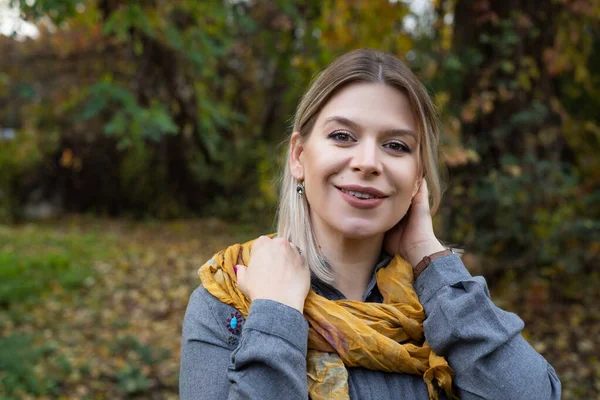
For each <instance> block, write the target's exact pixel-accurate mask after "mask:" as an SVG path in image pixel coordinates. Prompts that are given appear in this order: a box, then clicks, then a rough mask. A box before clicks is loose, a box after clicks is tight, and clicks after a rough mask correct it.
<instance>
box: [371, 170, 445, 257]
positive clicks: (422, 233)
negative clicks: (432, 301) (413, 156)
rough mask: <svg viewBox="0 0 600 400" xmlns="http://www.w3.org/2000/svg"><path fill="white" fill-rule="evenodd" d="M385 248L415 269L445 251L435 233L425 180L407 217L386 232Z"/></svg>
mask: <svg viewBox="0 0 600 400" xmlns="http://www.w3.org/2000/svg"><path fill="white" fill-rule="evenodd" d="M383 248H384V250H385V251H386V252H387V253H389V254H399V255H400V256H401V257H402V258H404V259H405V260H406V261H408V262H409V263H410V264H411V265H412V266H413V267H414V266H415V265H417V264H418V263H419V261H421V260H422V259H423V257H425V256H429V255H431V254H433V253H436V252H438V251H442V250H445V247H444V246H443V245H442V244H441V243H440V241H439V240H438V239H437V238H436V237H435V233H434V232H433V222H432V220H431V210H430V208H429V191H428V189H427V181H426V180H425V178H423V180H422V182H421V186H420V187H419V191H418V192H417V194H416V195H415V197H414V198H413V201H412V205H411V207H410V208H409V212H408V213H407V215H405V216H404V218H402V220H400V222H398V223H397V224H396V226H394V227H393V228H392V229H390V230H389V231H387V232H386V234H385V238H384V241H383Z"/></svg>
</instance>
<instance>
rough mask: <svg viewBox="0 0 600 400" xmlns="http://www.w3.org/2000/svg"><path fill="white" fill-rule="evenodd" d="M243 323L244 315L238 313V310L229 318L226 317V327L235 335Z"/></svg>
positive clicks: (240, 329)
mask: <svg viewBox="0 0 600 400" xmlns="http://www.w3.org/2000/svg"><path fill="white" fill-rule="evenodd" d="M243 325H244V317H243V316H242V314H240V312H239V311H236V312H234V313H233V314H231V316H230V317H229V318H227V329H228V330H229V332H231V333H233V334H235V335H237V334H239V333H240V332H241V331H242V326H243Z"/></svg>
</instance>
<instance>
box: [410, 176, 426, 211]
mask: <svg viewBox="0 0 600 400" xmlns="http://www.w3.org/2000/svg"><path fill="white" fill-rule="evenodd" d="M413 205H419V206H421V207H422V206H426V207H427V209H429V188H428V187H427V180H426V179H425V178H423V180H422V181H421V185H420V186H419V190H418V191H417V194H416V195H415V197H414V199H413Z"/></svg>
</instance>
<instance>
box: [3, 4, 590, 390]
mask: <svg viewBox="0 0 600 400" xmlns="http://www.w3.org/2000/svg"><path fill="white" fill-rule="evenodd" d="M358 47H373V48H377V49H381V50H386V51H389V52H392V53H394V54H396V55H398V56H399V57H400V58H402V59H403V60H405V61H406V63H408V64H409V66H410V67H411V68H412V69H413V70H414V71H415V72H416V73H417V74H418V75H419V76H420V77H421V79H422V81H423V82H424V83H425V85H426V86H427V88H428V89H429V90H430V93H431V94H432V97H433V98H434V100H435V102H436V104H437V107H438V109H439V112H440V115H441V119H442V122H443V125H444V132H443V137H442V154H441V159H442V161H443V162H445V164H446V165H447V167H448V178H449V179H448V182H449V186H448V190H447V191H446V193H445V196H444V198H443V201H442V207H441V209H440V211H439V212H438V214H437V215H436V217H435V224H436V231H437V233H438V235H439V237H440V238H442V239H443V240H446V241H447V242H450V243H453V244H455V245H458V246H460V247H462V248H464V249H465V255H464V258H463V259H464V262H465V264H466V265H467V267H468V268H469V269H470V270H471V272H472V273H473V274H483V275H484V276H485V277H486V278H487V280H488V282H489V284H490V287H491V290H492V296H493V299H494V301H495V302H496V303H497V304H498V305H499V306H501V307H503V308H505V309H508V310H511V311H514V312H517V313H518V314H519V315H520V316H521V317H522V318H523V319H524V320H525V322H526V328H525V331H524V335H525V337H526V339H527V340H528V341H529V342H530V343H531V344H532V345H533V346H534V347H535V348H536V349H537V350H538V351H539V352H540V353H541V354H542V355H544V357H546V358H547V359H548V360H549V361H550V362H551V363H552V365H553V366H554V367H555V368H556V370H557V372H558V374H559V376H560V378H561V380H562V382H563V398H565V399H600V309H599V308H598V303H599V300H600V294H599V292H600V290H599V289H600V273H599V271H598V262H599V261H600V260H599V258H600V256H599V254H600V169H599V168H600V156H599V155H598V153H599V152H600V0H528V1H525V0H435V1H430V0H419V1H416V0H415V1H388V0H370V1H367V0H324V1H316V0H302V1H301V0H296V1H294V0H272V1H266V0H265V1H260V0H254V1H252V0H222V1H217V0H214V1H196V0H171V1H164V0H140V1H124V0H89V1H86V0H0V334H1V337H0V398H2V399H27V398H31V399H33V398H81V399H87V398H115V399H116V398H149V399H169V398H177V391H178V390H177V386H178V381H177V380H178V367H179V346H180V330H181V322H182V320H183V315H184V312H185V307H186V303H187V299H188V297H189V295H190V293H191V291H192V290H193V289H194V288H195V287H196V286H197V285H198V283H199V280H198V277H197V275H196V271H197V269H198V267H200V266H201V265H202V263H203V262H204V261H205V260H206V259H208V258H209V257H210V256H211V255H212V254H213V253H214V252H216V251H217V250H219V249H221V248H223V247H225V246H226V245H228V244H232V243H235V242H238V241H242V240H248V239H251V238H253V237H255V236H257V235H258V234H261V233H266V232H271V231H273V217H274V213H275V207H276V201H277V185H276V178H277V174H278V173H279V171H280V167H281V165H282V161H283V150H284V147H283V145H282V143H283V142H284V141H285V139H286V137H287V136H288V135H289V134H290V126H291V118H292V117H293V113H294V109H295V107H296V105H297V103H298V100H299V98H300V96H301V95H302V93H303V91H304V90H305V89H306V88H307V86H308V84H309V82H310V80H311V78H312V77H313V76H314V74H315V73H316V72H317V71H319V70H321V69H322V68H323V67H325V66H326V65H327V64H328V63H329V62H330V61H332V60H333V59H334V58H335V57H336V56H338V55H340V54H343V53H344V52H346V51H348V50H351V49H355V48H358Z"/></svg>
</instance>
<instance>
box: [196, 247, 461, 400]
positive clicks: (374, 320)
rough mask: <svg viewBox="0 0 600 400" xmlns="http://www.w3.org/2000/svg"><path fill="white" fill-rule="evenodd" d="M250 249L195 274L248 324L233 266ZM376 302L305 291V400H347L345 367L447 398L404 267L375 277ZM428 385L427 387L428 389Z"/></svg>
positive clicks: (444, 371) (447, 374) (447, 386)
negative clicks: (408, 379) (413, 383)
mask: <svg viewBox="0 0 600 400" xmlns="http://www.w3.org/2000/svg"><path fill="white" fill-rule="evenodd" d="M252 242H253V241H250V242H248V243H245V244H243V245H239V244H235V245H233V246H230V247H228V248H227V249H225V250H223V251H220V252H218V253H217V254H215V255H214V256H213V258H212V259H211V260H210V261H209V262H207V263H206V264H205V265H203V266H202V267H201V268H200V269H199V270H198V275H199V276H200V280H201V282H202V285H203V286H204V288H206V290H208V292H209V293H211V294H212V295H213V296H215V297H216V298H217V299H219V300H220V301H221V302H223V303H226V304H229V305H231V306H233V307H235V308H236V309H237V310H238V311H239V312H240V313H241V314H242V315H243V316H244V318H246V317H248V312H249V310H250V301H249V300H248V299H247V298H246V296H245V295H244V294H243V293H242V292H241V291H239V289H238V288H237V281H236V274H235V272H234V270H233V267H234V266H235V265H236V264H243V265H248V263H249V262H250V251H251V249H252ZM377 287H378V288H379V291H380V292H381V294H382V295H383V303H381V304H380V303H364V302H361V301H353V300H333V301H332V300H328V299H326V298H324V297H322V296H319V295H318V294H316V293H315V292H314V291H312V290H311V291H310V292H309V293H308V296H307V297H306V301H305V303H304V317H305V318H306V319H307V321H308V323H309V332H308V354H307V360H306V361H307V375H308V392H309V395H310V398H311V399H312V400H326V399H333V400H347V399H349V391H348V375H347V371H346V368H345V367H364V368H368V369H372V370H377V371H386V372H396V373H407V374H415V375H421V376H423V380H424V381H425V383H426V384H427V390H428V391H429V398H430V399H433V400H437V399H438V392H437V388H436V385H437V386H438V387H440V388H443V389H444V391H445V392H446V394H447V395H448V397H449V398H452V397H453V396H452V376H453V375H454V371H453V370H452V368H450V366H449V365H448V363H447V362H446V360H445V359H444V358H443V357H440V356H438V355H436V354H435V353H434V352H433V351H432V350H431V348H430V347H429V345H428V344H427V342H426V341H425V338H424V334H423V320H424V319H425V313H424V312H423V306H422V305H421V303H420V302H419V298H418V297H417V294H416V293H415V291H414V289H413V272H412V267H411V265H410V264H409V263H408V262H406V261H404V260H403V259H402V258H400V257H399V256H395V257H394V258H393V259H392V261H391V262H390V263H389V265H388V266H387V267H385V268H381V269H379V271H377ZM434 382H435V385H434Z"/></svg>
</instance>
